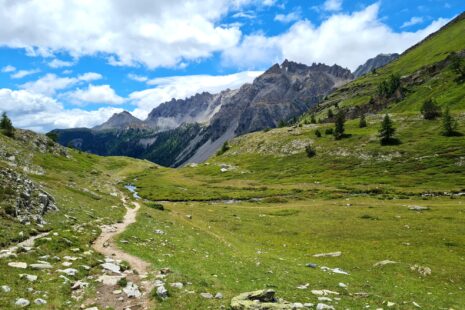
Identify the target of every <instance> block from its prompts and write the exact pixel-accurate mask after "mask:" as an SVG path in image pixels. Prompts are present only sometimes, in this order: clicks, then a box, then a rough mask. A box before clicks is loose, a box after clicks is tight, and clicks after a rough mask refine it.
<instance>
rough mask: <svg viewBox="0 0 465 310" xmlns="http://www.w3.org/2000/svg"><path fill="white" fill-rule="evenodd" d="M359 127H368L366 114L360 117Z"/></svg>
mask: <svg viewBox="0 0 465 310" xmlns="http://www.w3.org/2000/svg"><path fill="white" fill-rule="evenodd" d="M358 127H360V128H365V127H367V120H366V119H365V114H362V116H360V122H359V123H358Z"/></svg>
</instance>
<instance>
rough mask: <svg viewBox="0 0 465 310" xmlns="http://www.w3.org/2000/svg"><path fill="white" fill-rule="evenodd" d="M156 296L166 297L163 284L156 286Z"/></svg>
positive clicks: (166, 291)
mask: <svg viewBox="0 0 465 310" xmlns="http://www.w3.org/2000/svg"><path fill="white" fill-rule="evenodd" d="M157 296H158V297H160V298H167V297H168V290H167V289H166V288H165V286H164V285H161V286H159V287H157Z"/></svg>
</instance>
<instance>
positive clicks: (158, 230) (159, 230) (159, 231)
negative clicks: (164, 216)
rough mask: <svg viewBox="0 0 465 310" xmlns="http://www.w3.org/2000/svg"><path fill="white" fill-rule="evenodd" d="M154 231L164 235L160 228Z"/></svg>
mask: <svg viewBox="0 0 465 310" xmlns="http://www.w3.org/2000/svg"><path fill="white" fill-rule="evenodd" d="M155 233H156V234H157V235H164V234H165V232H164V231H163V230H161V229H157V230H155Z"/></svg>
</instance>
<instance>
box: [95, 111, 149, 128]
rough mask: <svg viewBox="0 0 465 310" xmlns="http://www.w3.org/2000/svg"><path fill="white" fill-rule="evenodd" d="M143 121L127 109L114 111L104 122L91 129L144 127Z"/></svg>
mask: <svg viewBox="0 0 465 310" xmlns="http://www.w3.org/2000/svg"><path fill="white" fill-rule="evenodd" d="M144 127H145V125H144V123H143V122H142V121H141V120H140V119H138V118H137V117H135V116H133V115H132V114H131V113H129V112H127V111H123V112H121V113H115V114H113V116H112V117H110V118H109V119H108V120H107V121H106V122H105V123H103V124H101V125H99V126H95V127H94V128H92V129H93V130H97V131H98V130H113V129H116V130H124V129H130V128H144Z"/></svg>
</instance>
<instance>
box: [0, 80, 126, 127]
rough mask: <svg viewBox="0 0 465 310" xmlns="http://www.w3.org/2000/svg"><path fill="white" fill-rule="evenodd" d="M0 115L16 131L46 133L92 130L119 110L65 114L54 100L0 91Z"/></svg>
mask: <svg viewBox="0 0 465 310" xmlns="http://www.w3.org/2000/svg"><path fill="white" fill-rule="evenodd" d="M0 111H5V112H7V113H8V115H9V116H10V118H11V119H12V121H13V124H14V125H15V126H16V127H18V128H25V129H30V130H34V131H38V132H47V131H50V130H52V129H55V128H75V127H93V126H96V125H98V124H101V123H103V122H104V121H106V120H107V119H108V118H109V117H111V116H112V115H113V113H118V112H121V111H122V109H117V108H108V107H105V108H100V109H98V110H94V111H85V110H81V109H72V110H66V109H64V107H63V105H62V104H61V103H60V102H58V101H57V100H55V99H53V98H50V97H47V96H44V95H40V94H34V93H31V92H29V91H26V90H11V89H7V88H3V89H0Z"/></svg>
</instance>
